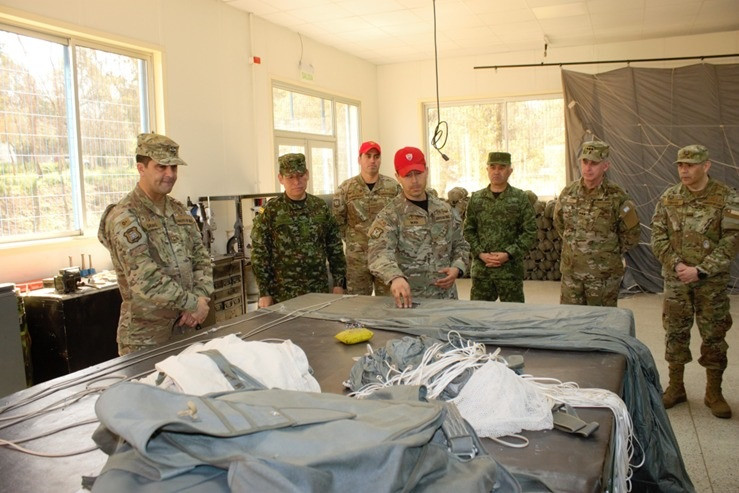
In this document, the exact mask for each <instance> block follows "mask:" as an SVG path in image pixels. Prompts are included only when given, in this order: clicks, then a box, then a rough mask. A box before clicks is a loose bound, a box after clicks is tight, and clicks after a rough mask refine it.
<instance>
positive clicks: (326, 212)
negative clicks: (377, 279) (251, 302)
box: [251, 193, 346, 303]
mask: <svg viewBox="0 0 739 493" xmlns="http://www.w3.org/2000/svg"><path fill="white" fill-rule="evenodd" d="M251 241H252V257H251V260H252V268H253V270H254V276H255V277H256V280H257V284H258V285H259V295H260V296H271V297H272V298H273V300H274V302H275V303H280V302H282V301H285V300H289V299H291V298H294V297H296V296H300V295H302V294H306V293H328V292H329V284H328V272H327V271H326V260H328V263H329V266H330V269H331V275H332V276H333V282H334V286H345V284H346V260H345V258H344V251H343V248H342V244H341V235H340V233H339V226H338V225H337V224H336V219H334V216H333V215H332V214H331V211H330V209H329V208H328V205H326V202H325V201H324V200H323V199H321V198H319V197H316V196H315V195H311V194H306V198H305V200H300V201H293V200H290V198H289V197H288V196H287V195H286V194H284V193H283V194H282V195H281V196H279V197H276V198H274V199H272V200H270V201H269V202H267V205H266V206H265V207H264V210H263V211H262V212H260V213H259V214H258V215H257V217H256V218H255V219H254V227H253V229H252V232H251Z"/></svg>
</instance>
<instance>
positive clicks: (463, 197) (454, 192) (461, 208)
mask: <svg viewBox="0 0 739 493" xmlns="http://www.w3.org/2000/svg"><path fill="white" fill-rule="evenodd" d="M468 195H469V194H468V192H467V189H465V188H463V187H454V188H452V189H451V190H449V192H448V193H447V194H446V197H447V200H446V201H447V202H448V203H449V205H451V206H452V208H453V209H455V210H456V211H457V213H458V214H459V218H460V219H461V220H462V221H464V218H465V216H466V214H467V204H469V202H470V198H469V197H468Z"/></svg>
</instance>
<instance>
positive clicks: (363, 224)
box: [333, 175, 401, 295]
mask: <svg viewBox="0 0 739 493" xmlns="http://www.w3.org/2000/svg"><path fill="white" fill-rule="evenodd" d="M400 192H401V188H400V185H399V184H398V182H397V181H395V180H394V179H392V178H390V177H387V176H385V175H379V178H378V180H377V182H376V183H375V185H374V186H373V187H372V190H370V188H369V187H368V186H367V184H366V183H365V182H364V180H363V179H362V176H361V175H357V176H355V177H353V178H349V179H348V180H345V181H344V182H343V183H342V184H341V185H339V190H338V191H337V192H336V193H335V194H334V201H333V213H334V216H335V217H336V221H337V222H338V223H339V228H340V229H341V236H342V237H343V238H344V241H345V242H346V283H347V292H348V293H349V294H364V295H371V294H372V287H373V285H374V289H375V292H376V293H377V294H378V295H386V294H388V287H387V285H385V284H383V283H382V282H381V281H380V280H379V279H376V278H374V276H373V275H372V274H371V273H370V271H369V268H368V267H367V242H368V241H369V238H368V237H367V233H368V232H369V228H370V226H371V225H372V222H373V221H374V220H375V217H377V213H378V212H380V211H381V210H382V209H383V207H385V206H386V205H387V204H388V202H390V201H391V200H392V199H393V198H394V197H395V196H396V195H398V194H399V193H400Z"/></svg>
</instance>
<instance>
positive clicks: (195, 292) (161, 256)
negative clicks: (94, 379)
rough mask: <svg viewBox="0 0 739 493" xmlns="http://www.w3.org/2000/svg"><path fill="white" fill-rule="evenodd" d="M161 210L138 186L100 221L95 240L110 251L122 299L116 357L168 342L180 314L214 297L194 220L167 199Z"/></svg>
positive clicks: (206, 255)
mask: <svg viewBox="0 0 739 493" xmlns="http://www.w3.org/2000/svg"><path fill="white" fill-rule="evenodd" d="M164 210H165V213H164V214H163V213H161V212H160V211H159V209H158V208H157V207H156V206H155V205H154V203H153V202H152V201H151V200H150V199H149V197H147V196H146V194H145V193H144V191H143V190H141V188H139V187H138V186H137V187H136V188H135V189H134V190H133V191H132V192H131V193H129V194H128V195H127V196H126V197H124V198H123V200H121V201H120V202H118V204H111V205H109V206H108V208H107V209H106V210H105V212H104V213H103V216H102V218H101V219H100V229H99V231H98V238H99V239H100V242H101V243H102V244H103V245H104V246H105V247H106V248H107V249H108V250H110V256H111V258H112V260H113V265H114V266H115V271H116V274H117V276H118V287H119V288H120V292H121V298H122V299H123V302H122V303H121V316H120V320H119V323H118V337H117V340H118V350H119V353H120V354H126V353H128V352H131V351H135V350H139V349H145V348H147V347H152V346H155V345H159V344H163V343H165V342H167V340H169V338H170V337H172V335H173V334H174V331H175V330H179V327H177V328H175V322H176V320H177V319H178V317H179V316H180V313H181V312H183V311H190V312H192V311H195V310H196V309H197V306H198V297H200V296H207V297H210V296H211V295H212V293H213V268H212V265H211V260H210V254H209V253H208V251H207V250H206V249H205V246H204V245H203V240H202V238H201V236H200V231H199V230H198V226H197V223H196V222H195V219H194V218H193V217H192V215H190V213H189V212H188V211H187V209H186V208H185V206H184V205H182V203H180V202H178V201H177V200H175V199H173V198H172V197H170V196H166V197H165V206H164ZM183 330H184V329H183Z"/></svg>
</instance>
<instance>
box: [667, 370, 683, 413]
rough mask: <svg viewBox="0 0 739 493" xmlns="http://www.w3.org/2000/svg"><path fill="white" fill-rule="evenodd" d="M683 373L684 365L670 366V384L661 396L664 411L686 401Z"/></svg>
mask: <svg viewBox="0 0 739 493" xmlns="http://www.w3.org/2000/svg"><path fill="white" fill-rule="evenodd" d="M683 373H685V365H677V364H670V384H669V385H668V386H667V390H665V393H664V394H662V404H664V406H665V409H670V408H671V407H672V406H674V405H675V404H679V403H681V402H685V401H687V400H688V396H687V394H686V393H685V384H684V383H683Z"/></svg>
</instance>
